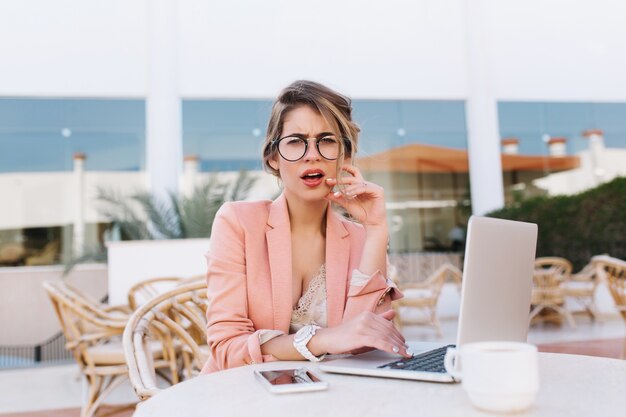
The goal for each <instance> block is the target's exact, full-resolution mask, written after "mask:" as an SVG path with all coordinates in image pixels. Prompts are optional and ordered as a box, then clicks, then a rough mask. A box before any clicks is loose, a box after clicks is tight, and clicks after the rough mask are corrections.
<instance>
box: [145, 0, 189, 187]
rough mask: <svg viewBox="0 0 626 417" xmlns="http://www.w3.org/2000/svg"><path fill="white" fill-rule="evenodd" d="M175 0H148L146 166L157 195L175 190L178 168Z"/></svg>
mask: <svg viewBox="0 0 626 417" xmlns="http://www.w3.org/2000/svg"><path fill="white" fill-rule="evenodd" d="M177 5H178V2H177V1H176V0H150V1H148V2H147V7H148V37H147V38H148V39H147V40H148V60H147V75H148V92H147V100H146V132H147V137H146V170H147V178H148V186H149V188H150V190H151V191H152V192H153V193H154V194H155V195H156V196H157V197H159V198H162V199H165V198H166V197H167V192H168V191H170V192H174V193H177V192H178V177H179V175H180V172H181V160H182V148H183V146H182V135H181V130H182V128H181V103H180V97H179V95H178V50H177V44H178V39H177V37H178V35H177V32H178V30H177V26H178V25H177V23H178V18H177V15H178V13H177V8H178V7H177Z"/></svg>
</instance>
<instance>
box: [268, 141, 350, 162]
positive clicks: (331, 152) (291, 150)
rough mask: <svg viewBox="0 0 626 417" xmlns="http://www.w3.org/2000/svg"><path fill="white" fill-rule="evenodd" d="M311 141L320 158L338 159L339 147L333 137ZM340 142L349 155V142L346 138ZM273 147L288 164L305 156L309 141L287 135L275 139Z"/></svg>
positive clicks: (338, 143)
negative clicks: (313, 142)
mask: <svg viewBox="0 0 626 417" xmlns="http://www.w3.org/2000/svg"><path fill="white" fill-rule="evenodd" d="M311 139H314V140H315V147H316V148H317V152H318V153H319V154H320V156H321V157H322V158H324V159H328V160H329V161H334V160H335V159H337V158H339V154H340V152H341V145H340V142H339V140H338V139H337V138H336V137H335V136H332V135H325V136H320V137H318V138H311ZM342 140H343V144H344V147H345V152H346V153H347V154H348V155H350V153H351V150H352V146H351V144H350V141H349V140H348V139H346V138H342ZM274 146H276V147H277V148H278V153H279V154H280V156H282V157H283V159H285V160H287V161H289V162H295V161H299V160H300V159H302V158H303V157H304V155H306V153H307V151H308V150H309V139H308V138H306V137H304V136H301V135H289V136H285V137H282V138H279V139H275V140H274Z"/></svg>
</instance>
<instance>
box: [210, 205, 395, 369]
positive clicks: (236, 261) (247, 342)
mask: <svg viewBox="0 0 626 417" xmlns="http://www.w3.org/2000/svg"><path fill="white" fill-rule="evenodd" d="M364 243H365V230H364V229H363V227H362V226H361V225H359V224H356V223H353V222H351V221H348V220H346V219H344V218H342V217H341V216H339V215H338V214H337V213H335V212H334V211H333V210H328V215H327V229H326V260H325V262H326V289H327V319H328V326H329V327H331V326H336V325H338V324H340V323H341V322H342V321H343V320H347V319H350V318H352V317H354V316H356V315H357V314H359V313H361V312H363V311H375V312H382V311H386V310H388V309H389V307H390V304H391V300H393V299H396V298H400V297H401V294H400V292H399V291H397V289H396V288H395V287H394V286H393V284H391V283H390V281H388V280H387V279H386V278H385V277H384V276H383V275H382V274H381V273H380V272H379V271H377V272H376V273H374V274H372V276H371V277H370V279H369V281H367V282H366V284H365V285H363V286H350V285H349V284H350V278H351V275H352V271H353V270H354V269H356V268H358V265H359V262H360V260H361V253H362V249H363V245H364ZM207 261H208V272H207V285H208V309H207V319H208V326H207V342H208V345H209V348H210V358H209V360H208V361H207V363H206V365H205V366H204V368H203V370H202V372H203V373H208V372H214V371H217V370H221V369H227V368H232V367H236V366H242V365H246V364H251V363H260V362H265V361H272V360H276V358H275V357H273V356H272V355H262V353H261V347H260V343H259V331H260V330H264V329H276V330H281V331H283V332H285V333H286V334H287V333H289V324H290V320H291V311H292V299H291V297H292V295H291V294H292V292H291V285H292V268H291V230H290V224H289V213H288V209H287V201H286V199H285V197H284V195H281V196H280V197H279V198H277V199H276V200H275V201H274V202H272V201H256V202H231V203H226V204H224V205H223V206H222V207H221V208H220V210H219V211H218V213H217V215H216V217H215V221H214V223H213V229H212V233H211V248H210V251H209V253H208V254H207Z"/></svg>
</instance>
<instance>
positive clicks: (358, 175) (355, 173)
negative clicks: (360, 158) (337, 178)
mask: <svg viewBox="0 0 626 417" xmlns="http://www.w3.org/2000/svg"><path fill="white" fill-rule="evenodd" d="M342 170H343V171H346V172H347V173H348V174H350V175H352V177H353V178H355V179H357V180H358V181H363V175H361V171H359V169H358V168H357V167H355V166H354V165H350V164H345V165H344V166H343V167H342ZM344 178H350V177H344Z"/></svg>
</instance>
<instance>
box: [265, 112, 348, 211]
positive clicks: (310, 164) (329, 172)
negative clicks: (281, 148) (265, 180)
mask: <svg viewBox="0 0 626 417" xmlns="http://www.w3.org/2000/svg"><path fill="white" fill-rule="evenodd" d="M291 135H297V136H302V137H306V138H307V140H308V148H307V151H306V153H305V155H304V156H303V157H302V158H301V159H299V160H297V161H294V162H290V161H287V160H285V159H284V158H283V157H281V156H280V155H279V154H278V153H277V154H276V157H275V159H273V160H271V161H270V165H271V166H272V167H273V168H274V169H277V170H278V171H279V173H280V178H281V180H282V182H283V185H284V187H285V195H286V196H287V197H288V198H293V197H295V198H298V199H301V200H303V201H309V202H313V201H320V200H322V199H323V198H324V197H325V196H326V195H327V194H328V192H329V191H330V188H331V187H329V186H328V185H326V178H336V177H337V161H336V160H328V159H325V158H323V157H322V156H321V155H320V154H319V152H318V150H317V147H316V146H315V139H316V138H318V137H324V136H331V135H332V136H334V135H333V134H332V129H331V127H330V126H329V125H328V123H327V122H326V121H325V120H324V118H323V117H322V116H321V115H320V114H319V113H318V112H317V111H315V110H313V109H312V108H311V107H309V106H305V105H303V106H300V107H296V108H295V109H293V110H291V111H290V112H288V113H287V114H286V115H285V118H284V121H283V131H282V132H281V134H280V137H281V138H284V137H286V136H291ZM287 140H288V139H287ZM345 163H349V160H348V158H346V159H345Z"/></svg>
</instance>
